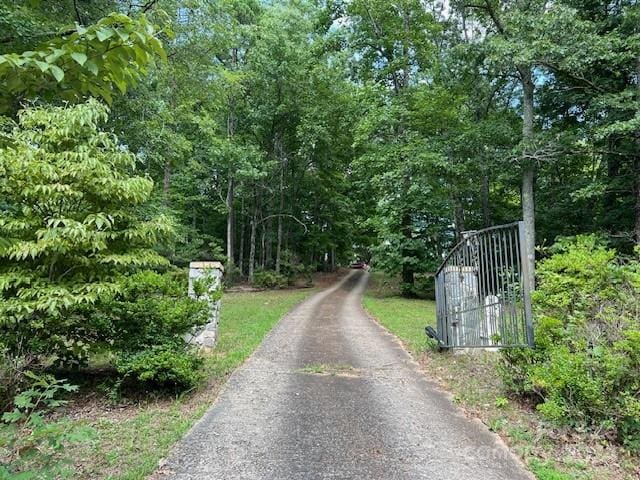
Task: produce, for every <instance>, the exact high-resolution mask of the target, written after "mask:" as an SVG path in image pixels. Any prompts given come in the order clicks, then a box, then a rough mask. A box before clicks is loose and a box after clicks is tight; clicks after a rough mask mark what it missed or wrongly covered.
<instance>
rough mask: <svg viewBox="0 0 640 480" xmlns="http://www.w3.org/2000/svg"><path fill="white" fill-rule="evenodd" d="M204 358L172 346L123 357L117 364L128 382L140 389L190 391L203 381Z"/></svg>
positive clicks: (157, 346) (120, 372)
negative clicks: (141, 387)
mask: <svg viewBox="0 0 640 480" xmlns="http://www.w3.org/2000/svg"><path fill="white" fill-rule="evenodd" d="M201 365H202V358H201V357H200V356H199V355H197V353H195V352H193V351H191V350H187V349H185V348H181V347H179V346H175V345H174V346H172V345H156V346H153V347H151V348H149V349H147V350H142V351H140V352H136V353H133V354H124V355H121V356H120V358H119V359H118V361H117V363H116V367H117V369H118V373H119V374H120V375H121V377H122V379H123V381H124V382H136V383H137V384H138V385H137V386H138V388H139V387H140V386H143V387H144V388H148V389H173V390H180V391H181V390H188V389H190V388H193V387H195V386H196V385H197V384H198V382H200V380H201V379H202V374H201V373H200V367H201Z"/></svg>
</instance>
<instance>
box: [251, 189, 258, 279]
mask: <svg viewBox="0 0 640 480" xmlns="http://www.w3.org/2000/svg"><path fill="white" fill-rule="evenodd" d="M257 229H258V201H257V198H256V203H255V205H254V207H253V215H252V217H251V235H250V238H249V283H253V272H254V268H255V263H256V230H257Z"/></svg>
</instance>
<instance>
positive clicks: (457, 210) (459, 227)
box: [453, 196, 466, 242]
mask: <svg viewBox="0 0 640 480" xmlns="http://www.w3.org/2000/svg"><path fill="white" fill-rule="evenodd" d="M453 203H454V211H453V218H454V220H453V221H454V223H455V224H456V235H457V236H458V241H459V242H460V241H462V232H464V231H465V230H466V225H465V222H464V207H463V206H462V201H461V200H460V197H458V196H456V197H455V198H454V200H453Z"/></svg>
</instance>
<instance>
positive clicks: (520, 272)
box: [436, 222, 533, 348]
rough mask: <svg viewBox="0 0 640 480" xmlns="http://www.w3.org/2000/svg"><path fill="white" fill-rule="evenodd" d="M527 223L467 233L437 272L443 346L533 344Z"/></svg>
mask: <svg viewBox="0 0 640 480" xmlns="http://www.w3.org/2000/svg"><path fill="white" fill-rule="evenodd" d="M524 242H525V237H524V224H523V222H516V223H511V224H509V225H500V226H498V227H492V228H487V229H485V230H480V231H477V232H469V233H468V234H467V235H466V238H465V239H464V240H462V241H461V242H460V243H458V245H456V246H455V248H454V249H453V250H452V251H451V253H450V254H449V256H447V258H446V259H445V260H444V262H443V263H442V265H441V266H440V268H439V269H438V271H437V273H436V302H437V319H438V332H437V334H438V337H439V338H438V339H439V341H440V343H441V346H442V347H445V348H453V347H461V348H472V347H484V348H487V347H520V346H533V323H532V322H533V320H532V317H533V315H532V312H531V297H530V291H531V289H530V285H529V280H528V279H529V276H528V275H527V271H526V269H527V268H528V263H527V261H526V255H525V251H524V248H522V246H523V245H524Z"/></svg>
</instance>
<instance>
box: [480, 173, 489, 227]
mask: <svg viewBox="0 0 640 480" xmlns="http://www.w3.org/2000/svg"><path fill="white" fill-rule="evenodd" d="M480 198H481V199H482V223H483V225H484V227H485V228H487V227H490V226H491V207H490V206H489V175H488V174H487V173H484V174H483V175H482V186H481V188H480Z"/></svg>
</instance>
